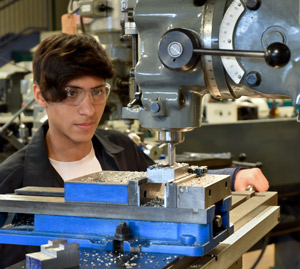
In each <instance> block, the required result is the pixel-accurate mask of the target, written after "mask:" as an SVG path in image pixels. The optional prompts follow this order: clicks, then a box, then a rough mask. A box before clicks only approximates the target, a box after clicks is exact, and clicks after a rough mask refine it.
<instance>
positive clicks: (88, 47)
mask: <svg viewBox="0 0 300 269" xmlns="http://www.w3.org/2000/svg"><path fill="white" fill-rule="evenodd" d="M113 73H114V71H113V65H112V62H111V60H110V58H109V57H108V56H107V54H106V52H105V50H104V48H103V47H102V46H101V45H100V44H99V43H98V42H97V41H96V39H95V38H94V37H92V36H90V35H88V34H76V35H69V34H64V33H60V34H55V35H52V36H50V37H48V38H46V39H45V40H43V41H42V42H41V43H40V44H39V46H38V48H37V50H36V51H35V53H34V56H33V79H34V82H35V83H37V84H38V85H39V87H40V89H41V93H42V95H43V97H44V98H45V100H46V101H48V102H60V101H62V100H64V99H65V98H66V93H65V92H64V91H63V90H62V89H63V88H64V87H65V86H66V85H67V83H68V82H69V81H71V80H73V79H76V78H79V77H83V76H95V77H99V78H102V79H109V78H111V77H112V76H113Z"/></svg>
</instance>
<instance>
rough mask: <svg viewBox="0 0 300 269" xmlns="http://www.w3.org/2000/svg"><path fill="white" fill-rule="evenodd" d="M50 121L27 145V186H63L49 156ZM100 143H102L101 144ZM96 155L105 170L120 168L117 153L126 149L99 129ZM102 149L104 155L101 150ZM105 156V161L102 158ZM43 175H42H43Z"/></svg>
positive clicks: (25, 182)
mask: <svg viewBox="0 0 300 269" xmlns="http://www.w3.org/2000/svg"><path fill="white" fill-rule="evenodd" d="M48 128H49V125H48V122H45V123H44V124H43V125H42V126H41V127H40V128H39V129H38V131H37V132H36V134H35V135H34V136H33V138H32V140H31V142H30V143H29V144H28V145H27V150H26V155H25V163H24V184H26V185H27V186H31V185H32V186H34V185H35V186H36V182H39V183H40V184H39V186H53V187H56V186H57V187H62V186H63V185H64V181H63V179H62V178H61V176H60V175H59V174H58V173H57V172H56V170H55V169H54V167H53V166H52V165H51V163H50V161H49V158H48V151H47V146H46V140H45V135H46V133H47V131H48ZM99 143H100V144H101V145H99ZM93 145H94V148H95V152H96V156H97V158H98V160H99V161H100V163H101V165H102V163H103V164H104V167H102V168H103V169H104V170H120V169H119V167H120V165H119V162H118V158H116V156H115V155H117V154H119V153H120V152H122V151H124V148H123V147H121V146H118V145H116V144H114V143H112V142H111V141H110V140H109V138H108V137H107V136H106V135H105V131H104V130H101V129H97V131H96V133H95V135H94V137H93ZM99 151H101V152H102V153H103V155H102V154H101V153H100V152H99ZM103 157H104V158H105V162H104V161H103V160H101V159H103ZM41 175H42V176H41Z"/></svg>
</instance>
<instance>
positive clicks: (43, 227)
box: [0, 0, 300, 268]
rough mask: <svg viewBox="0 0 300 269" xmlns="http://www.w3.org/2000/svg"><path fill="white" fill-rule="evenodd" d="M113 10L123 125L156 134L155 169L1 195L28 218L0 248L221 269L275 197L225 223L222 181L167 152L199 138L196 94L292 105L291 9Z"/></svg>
mask: <svg viewBox="0 0 300 269" xmlns="http://www.w3.org/2000/svg"><path fill="white" fill-rule="evenodd" d="M105 2H107V1H105ZM121 9H122V11H123V12H124V13H125V17H126V22H125V24H124V25H125V34H131V35H133V40H135V42H137V45H136V46H134V49H135V51H134V52H133V53H134V54H136V55H137V57H136V62H133V65H134V72H133V73H132V76H134V77H133V78H134V82H135V84H134V85H135V92H134V100H133V101H132V102H131V103H130V104H129V105H128V106H127V107H126V108H123V117H124V118H126V119H137V120H139V121H140V123H141V125H142V127H144V128H150V129H154V130H157V131H158V132H159V141H160V142H162V143H167V144H168V161H167V163H166V164H165V165H157V166H154V167H149V168H148V170H147V173H129V172H119V171H116V172H108V171H103V172H100V173H96V174H93V175H88V176H85V177H83V178H77V179H74V180H71V181H69V182H66V184H65V190H45V189H43V190H40V189H35V188H29V189H28V188H27V189H21V190H17V191H16V194H14V195H1V198H0V211H3V210H4V209H5V210H6V211H9V212H18V213H30V214H35V218H34V226H33V228H30V229H29V230H26V231H24V230H23V231H22V230H20V229H15V228H14V229H12V228H11V227H9V226H5V227H3V228H2V229H1V230H0V233H1V237H0V238H1V243H12V242H14V243H15V244H25V239H23V238H25V237H26V236H27V238H30V240H31V244H33V245H41V244H44V243H47V240H49V239H55V238H61V237H64V238H67V239H68V241H71V242H78V243H79V244H80V246H81V247H88V248H94V249H101V250H108V251H112V250H122V251H125V252H130V253H144V252H146V253H162V254H172V255H176V256H177V257H175V258H174V257H173V258H172V259H174V260H176V259H177V258H178V256H181V255H183V256H198V258H197V261H195V260H193V261H191V260H189V261H190V262H191V263H189V264H187V263H186V264H185V266H188V265H190V264H192V263H193V264H194V265H193V266H196V267H199V268H200V267H201V266H205V268H216V266H218V268H228V267H229V266H231V265H232V264H236V262H237V261H240V256H241V255H242V254H243V253H244V252H245V251H247V250H248V249H249V248H250V247H251V246H253V245H254V244H255V243H256V242H257V241H258V240H259V239H260V238H262V237H263V236H265V235H266V234H267V233H268V232H269V231H270V230H271V229H272V228H273V227H274V226H276V224H277V223H278V222H279V208H278V207H277V206H276V204H277V201H276V193H270V192H269V193H259V194H255V193H254V192H245V193H236V194H234V195H233V208H232V210H231V211H230V213H229V209H230V207H231V199H232V198H231V192H230V183H229V177H228V176H220V175H219V176H216V175H208V174H206V168H205V167H189V166H188V165H186V164H178V163H176V159H175V156H176V153H175V145H176V144H178V143H181V142H183V140H184V132H186V131H190V130H192V129H194V128H197V127H200V123H201V119H200V118H201V113H200V111H201V109H200V107H201V99H202V97H203V96H204V95H205V94H208V93H210V94H211V95H212V96H213V97H215V98H217V99H233V98H238V97H240V96H242V95H246V96H267V97H268V96H272V98H275V97H276V98H279V97H281V98H283V97H290V98H292V99H293V101H294V103H295V104H296V105H299V102H300V101H299V98H298V95H299V89H298V88H299V87H298V83H297V76H298V66H297V65H298V61H299V53H298V48H297V46H298V41H299V37H298V36H299V30H300V26H299V21H298V20H299V2H298V1H296V0H287V1H285V8H284V9H283V8H282V3H280V1H274V0H262V1H259V0H233V1H227V0H164V1H158V0H151V1H147V0H139V1H136V0H122V1H121ZM59 193H60V194H59ZM61 193H64V197H63V195H62V194H61ZM45 196H46V197H47V198H46V197H45ZM55 196H56V197H55ZM57 196H61V197H57ZM229 216H230V218H229ZM49 223H51V225H49ZM231 223H233V224H234V227H233V226H232V224H231ZM232 233H233V234H232ZM26 244H28V240H26ZM199 257H201V258H199ZM177 261H178V260H177ZM180 262H187V260H185V261H183V260H181V261H180ZM236 265H237V266H239V264H236Z"/></svg>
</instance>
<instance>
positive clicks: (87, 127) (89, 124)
mask: <svg viewBox="0 0 300 269" xmlns="http://www.w3.org/2000/svg"><path fill="white" fill-rule="evenodd" d="M75 125H76V126H77V127H78V128H80V129H82V130H90V129H91V128H92V127H93V126H94V123H93V122H83V123H77V124H75Z"/></svg>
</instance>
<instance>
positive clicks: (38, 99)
mask: <svg viewBox="0 0 300 269" xmlns="http://www.w3.org/2000/svg"><path fill="white" fill-rule="evenodd" d="M33 94H34V99H35V101H36V102H37V103H38V104H39V105H40V106H42V107H47V105H48V103H47V101H46V100H45V98H44V97H43V95H42V92H41V88H40V86H39V85H38V84H34V85H33Z"/></svg>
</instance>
